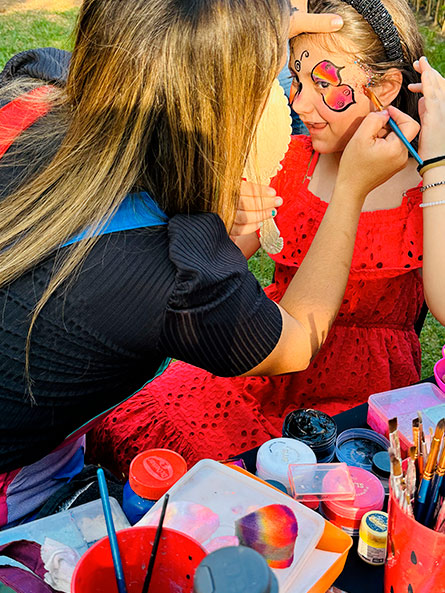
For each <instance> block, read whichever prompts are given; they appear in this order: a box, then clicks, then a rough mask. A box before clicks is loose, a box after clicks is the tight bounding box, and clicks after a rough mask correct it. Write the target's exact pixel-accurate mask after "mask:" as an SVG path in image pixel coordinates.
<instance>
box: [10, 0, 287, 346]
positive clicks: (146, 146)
mask: <svg viewBox="0 0 445 593" xmlns="http://www.w3.org/2000/svg"><path fill="white" fill-rule="evenodd" d="M288 18H289V5H288V2H287V0H273V1H271V0H193V1H192V0H124V1H122V0H84V2H83V5H82V7H81V10H80V14H79V18H78V22H77V28H76V38H75V47H74V51H73V54H72V58H71V63H70V70H69V76H68V82H67V85H66V88H59V89H58V88H54V90H53V92H52V93H50V95H49V96H48V98H47V100H48V101H50V103H51V106H52V110H51V113H50V114H49V115H48V116H47V117H46V118H45V121H46V122H47V124H46V125H45V130H46V131H45V134H46V135H47V138H50V139H52V140H54V141H58V142H59V148H58V150H57V152H56V154H55V156H53V158H52V159H51V160H50V162H49V163H48V164H45V165H44V166H43V167H42V168H41V169H40V170H39V172H38V173H37V174H35V175H33V176H31V178H28V179H27V180H26V181H25V182H24V184H22V185H21V187H20V188H19V189H18V190H16V191H14V192H13V193H12V194H11V195H9V196H7V197H6V198H4V199H3V200H2V201H1V202H0V286H5V285H7V284H9V283H10V282H12V281H13V280H15V279H16V278H18V277H19V276H21V275H22V274H23V273H24V272H25V271H27V270H29V269H30V268H32V267H33V266H34V265H36V264H38V263H39V262H40V261H42V260H43V259H44V258H45V257H47V256H48V255H50V254H51V253H53V252H55V251H56V253H58V256H57V258H56V266H55V273H54V275H53V277H52V279H51V280H50V283H49V285H48V287H47V288H46V291H45V292H44V294H43V296H42V298H41V299H40V301H39V303H38V305H37V307H36V310H35V311H34V315H33V318H32V321H31V326H30V328H32V326H33V324H34V322H35V319H36V316H37V315H38V314H39V312H40V311H41V309H42V307H43V306H44V304H45V303H46V302H47V300H48V298H49V297H50V296H51V294H53V293H54V291H55V290H56V289H57V288H59V287H60V286H61V284H62V283H64V282H65V281H66V280H67V278H69V277H70V276H71V275H72V273H73V271H75V270H76V269H78V268H79V264H80V263H81V262H82V261H83V260H84V258H85V257H86V255H87V253H88V252H89V250H90V249H91V247H92V246H93V245H94V242H95V239H94V238H90V239H88V240H86V241H81V242H80V243H78V244H75V245H73V246H72V247H70V248H65V249H63V250H60V251H59V252H57V247H58V246H59V245H61V244H63V243H64V242H65V241H66V240H67V239H68V238H69V237H71V236H73V235H75V234H76V233H78V232H79V231H81V230H83V229H89V234H90V235H91V234H93V232H94V230H95V229H97V228H99V227H100V226H101V225H102V224H104V221H106V220H107V218H108V217H109V216H110V215H112V214H113V212H115V211H116V209H117V208H118V206H119V204H120V203H121V202H122V200H123V199H124V197H125V195H126V194H127V193H128V192H129V191H130V190H132V189H134V188H140V189H144V190H146V191H148V193H149V194H150V195H151V196H152V197H153V198H154V199H155V200H156V201H157V202H158V204H159V205H160V207H161V208H162V209H163V210H164V211H165V212H166V214H167V215H173V214H176V213H179V212H182V213H184V212H190V213H193V212H196V211H212V212H217V213H219V214H220V216H221V217H222V218H223V220H224V222H225V223H226V224H230V221H231V220H232V219H233V215H234V211H235V208H236V202H237V199H238V197H239V186H240V179H241V176H242V171H243V167H244V164H245V160H246V155H247V153H248V150H249V147H250V145H251V143H252V138H253V136H254V133H255V129H256V124H257V122H258V119H259V115H260V112H261V109H262V108H263V106H264V104H265V101H266V98H267V94H268V91H269V89H270V86H271V84H272V81H273V79H274V77H275V76H276V74H277V72H278V70H279V64H280V60H281V58H282V55H283V52H284V46H285V38H286V29H287V22H288ZM22 90H23V88H22V89H21V91H22ZM3 95H4V96H7V97H8V98H11V89H6V90H5V91H4V92H3ZM39 129H40V130H41V126H40V127H39ZM37 140H38V139H36V138H35V133H34V136H33V132H32V131H30V132H29V133H28V134H23V137H22V138H21V141H20V142H19V143H17V146H19V147H21V148H23V147H24V146H26V144H27V142H28V144H29V142H36V141H37ZM29 336H30V334H29V335H28V344H27V351H28V352H29Z"/></svg>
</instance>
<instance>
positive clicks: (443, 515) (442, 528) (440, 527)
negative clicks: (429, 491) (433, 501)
mask: <svg viewBox="0 0 445 593" xmlns="http://www.w3.org/2000/svg"><path fill="white" fill-rule="evenodd" d="M434 531H439V532H440V533H445V499H444V500H443V501H442V506H441V508H440V510H439V514H438V515H437V520H436V524H435V526H434Z"/></svg>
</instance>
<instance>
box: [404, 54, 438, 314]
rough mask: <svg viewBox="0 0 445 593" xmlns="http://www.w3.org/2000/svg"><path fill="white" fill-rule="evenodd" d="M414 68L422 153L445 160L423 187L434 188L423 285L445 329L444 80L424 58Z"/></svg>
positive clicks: (426, 211) (428, 197)
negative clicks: (417, 80) (418, 78)
mask: <svg viewBox="0 0 445 593" xmlns="http://www.w3.org/2000/svg"><path fill="white" fill-rule="evenodd" d="M414 66H415V68H416V70H417V71H418V72H419V73H420V74H421V77H422V82H421V84H419V85H410V88H411V90H413V91H415V92H422V93H423V97H422V98H421V99H420V101H419V114H420V119H421V124H422V127H421V132H420V141H419V153H420V156H421V157H422V159H423V160H424V161H425V160H427V159H434V158H436V157H440V156H443V162H442V163H441V165H440V166H438V167H434V168H431V169H429V170H427V171H425V173H424V174H423V185H424V186H429V185H433V187H430V188H428V189H426V190H425V191H424V192H423V203H424V205H425V207H424V208H423V283H424V291H425V300H426V302H427V304H428V307H429V309H430V311H431V313H432V314H433V315H434V317H436V319H437V320H438V321H440V323H441V324H442V325H445V273H444V270H445V266H444V262H445V132H444V122H445V79H444V78H443V77H442V76H441V75H440V74H439V73H438V72H437V71H436V70H434V69H433V68H432V67H431V66H430V65H429V64H428V61H427V59H426V58H424V57H423V58H421V59H420V60H419V62H416V63H415V64H414ZM436 184H440V185H436ZM434 202H441V203H440V204H435V205H433V204H434ZM428 204H430V205H429V206H428Z"/></svg>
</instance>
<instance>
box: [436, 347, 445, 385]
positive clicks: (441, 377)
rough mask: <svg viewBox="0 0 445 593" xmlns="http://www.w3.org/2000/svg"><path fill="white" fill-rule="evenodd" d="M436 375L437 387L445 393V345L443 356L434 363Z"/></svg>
mask: <svg viewBox="0 0 445 593" xmlns="http://www.w3.org/2000/svg"><path fill="white" fill-rule="evenodd" d="M434 377H435V379H436V383H437V387H439V389H441V390H442V391H443V392H444V393H445V346H444V347H443V348H442V358H441V359H440V360H438V361H437V362H436V364H435V365H434Z"/></svg>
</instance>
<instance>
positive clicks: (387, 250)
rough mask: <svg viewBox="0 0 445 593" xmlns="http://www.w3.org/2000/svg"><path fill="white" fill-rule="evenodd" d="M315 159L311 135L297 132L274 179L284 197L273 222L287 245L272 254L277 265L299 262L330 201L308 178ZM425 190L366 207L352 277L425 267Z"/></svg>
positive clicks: (357, 239)
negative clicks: (392, 203) (381, 206)
mask: <svg viewBox="0 0 445 593" xmlns="http://www.w3.org/2000/svg"><path fill="white" fill-rule="evenodd" d="M313 158H314V154H313V152H312V145H311V142H310V138H307V137H304V136H295V137H293V139H292V142H291V144H290V145H289V151H288V153H287V154H286V157H285V159H284V160H283V162H282V166H283V167H282V169H281V171H279V173H278V174H277V176H276V177H275V178H274V179H273V181H272V184H271V185H272V186H273V187H274V188H275V189H276V191H277V194H278V195H280V196H281V197H282V198H283V205H282V206H280V208H279V209H278V214H277V216H276V218H275V222H276V224H277V226H278V228H279V229H280V233H281V236H282V237H283V240H284V247H283V250H282V251H281V252H280V253H278V254H276V255H271V257H272V259H273V260H274V261H275V262H276V263H277V264H282V265H285V266H289V267H299V266H300V265H301V263H302V261H303V259H304V257H305V256H306V253H307V251H308V249H309V247H310V245H311V243H312V240H313V238H314V236H315V234H316V232H317V230H318V227H319V226H320V223H321V221H322V219H323V216H324V214H325V212H326V209H327V207H328V204H327V203H326V202H323V201H322V200H320V199H319V198H318V197H317V196H315V195H314V194H312V193H311V192H310V191H309V190H308V189H307V186H306V184H305V182H304V179H305V175H306V173H307V171H308V169H309V167H310V163H311V159H313ZM421 201H422V195H421V192H420V191H419V189H418V188H412V189H410V190H408V191H407V192H406V193H405V195H404V196H403V198H402V203H401V205H400V206H399V207H397V208H392V209H389V210H376V211H374V212H363V213H362V214H361V216H360V221H359V226H358V230H357V238H356V243H355V248H354V255H353V260H352V266H351V276H359V277H366V276H367V275H368V274H369V273H370V272H372V274H373V275H374V277H376V278H377V277H393V276H397V275H399V274H401V273H404V272H409V271H410V270H413V269H417V268H421V267H422V259H423V253H422V210H421V208H419V204H420V203H421Z"/></svg>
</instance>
